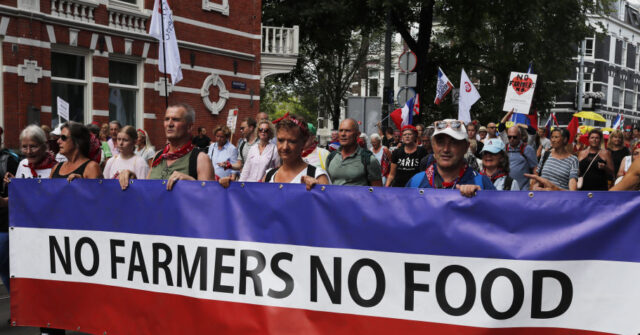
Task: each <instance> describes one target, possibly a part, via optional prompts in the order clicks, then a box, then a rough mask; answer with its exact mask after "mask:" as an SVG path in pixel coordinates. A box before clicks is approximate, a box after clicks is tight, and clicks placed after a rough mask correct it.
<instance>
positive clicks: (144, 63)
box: [0, 0, 298, 148]
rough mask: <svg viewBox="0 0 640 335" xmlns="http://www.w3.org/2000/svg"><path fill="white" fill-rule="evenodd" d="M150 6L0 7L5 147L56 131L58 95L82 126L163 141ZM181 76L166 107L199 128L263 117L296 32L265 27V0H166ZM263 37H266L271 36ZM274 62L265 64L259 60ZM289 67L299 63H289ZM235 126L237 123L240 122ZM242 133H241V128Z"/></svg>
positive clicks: (57, 1)
mask: <svg viewBox="0 0 640 335" xmlns="http://www.w3.org/2000/svg"><path fill="white" fill-rule="evenodd" d="M153 5H154V1H153V0H42V1H40V0H3V1H1V2H0V51H1V52H0V68H1V69H2V76H0V92H1V93H2V94H0V125H1V126H3V128H4V129H5V135H4V137H5V143H6V146H7V147H14V148H15V147H17V146H18V134H19V132H20V130H21V129H23V128H24V127H25V126H27V125H29V124H34V123H35V124H47V125H52V126H55V125H57V124H58V122H59V118H58V112H57V98H58V97H60V98H62V99H64V100H65V101H67V102H68V103H69V115H70V119H71V120H74V121H78V122H82V123H84V124H87V123H91V122H94V121H95V122H98V123H105V122H108V121H110V120H119V121H120V122H121V123H122V124H128V125H132V126H134V127H136V128H144V129H145V130H147V131H148V133H149V134H150V138H151V140H152V142H153V143H154V145H155V146H156V147H158V146H161V145H163V144H164V143H165V140H166V139H165V137H164V131H163V117H164V110H165V95H166V92H165V89H164V87H165V79H164V74H162V73H160V72H159V71H158V54H159V51H158V42H157V40H155V39H153V38H152V37H150V36H149V35H148V31H149V24H150V22H151V12H152V9H153ZM169 5H170V6H171V9H172V12H173V20H174V28H175V31H176V35H177V39H178V46H179V49H180V58H181V65H182V73H183V76H184V79H182V80H181V81H180V82H178V83H177V84H176V86H172V85H171V84H170V82H171V81H170V79H169V85H168V92H169V103H170V104H171V103H178V102H186V103H188V104H190V105H191V106H193V107H194V108H195V110H196V122H195V123H196V124H195V125H196V126H198V127H199V126H204V127H206V128H207V129H209V130H211V129H212V128H213V127H215V126H217V125H219V124H226V122H227V117H228V115H229V113H230V110H238V113H237V114H236V115H238V116H237V119H238V120H242V119H244V118H246V117H248V116H255V114H256V113H257V112H258V111H259V103H260V101H259V97H260V82H261V78H262V76H265V75H269V74H273V73H279V72H284V71H287V69H289V70H290V68H292V67H293V66H294V65H295V61H296V59H297V49H298V46H297V28H273V27H262V24H261V1H260V0H239V1H228V0H197V1H180V2H178V1H169ZM263 34H269V35H268V39H264V38H263ZM262 54H265V55H266V57H265V58H267V59H268V61H267V64H265V66H264V67H263V66H262V64H261V56H262ZM291 63H293V65H291ZM238 122H239V121H238ZM236 128H237V127H236Z"/></svg>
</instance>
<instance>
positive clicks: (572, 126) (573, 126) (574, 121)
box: [567, 116, 580, 143]
mask: <svg viewBox="0 0 640 335" xmlns="http://www.w3.org/2000/svg"><path fill="white" fill-rule="evenodd" d="M579 125H580V121H579V120H578V118H577V117H575V116H574V117H573V118H571V122H569V125H567V130H569V134H570V141H571V142H572V143H573V141H574V140H575V138H576V134H577V133H578V126H579Z"/></svg>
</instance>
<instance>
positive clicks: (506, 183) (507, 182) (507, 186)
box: [502, 176, 513, 191]
mask: <svg viewBox="0 0 640 335" xmlns="http://www.w3.org/2000/svg"><path fill="white" fill-rule="evenodd" d="M512 184H513V178H511V177H509V176H507V178H506V179H505V180H504V187H503V188H502V190H503V191H511V185H512Z"/></svg>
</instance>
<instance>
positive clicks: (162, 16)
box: [160, 0, 169, 109]
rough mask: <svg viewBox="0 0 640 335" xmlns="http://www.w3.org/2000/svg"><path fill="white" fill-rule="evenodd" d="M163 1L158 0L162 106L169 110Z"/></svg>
mask: <svg viewBox="0 0 640 335" xmlns="http://www.w3.org/2000/svg"><path fill="white" fill-rule="evenodd" d="M164 1H165V0H160V24H161V27H162V42H161V43H162V58H163V60H164V61H163V62H162V63H163V64H162V65H164V66H163V67H164V104H165V109H166V108H169V89H168V88H167V86H168V84H167V48H166V39H165V37H164Z"/></svg>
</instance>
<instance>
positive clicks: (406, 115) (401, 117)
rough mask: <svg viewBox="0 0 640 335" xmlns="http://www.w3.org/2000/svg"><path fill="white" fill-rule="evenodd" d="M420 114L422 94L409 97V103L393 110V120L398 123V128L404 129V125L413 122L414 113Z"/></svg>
mask: <svg viewBox="0 0 640 335" xmlns="http://www.w3.org/2000/svg"><path fill="white" fill-rule="evenodd" d="M418 114H420V95H419V94H417V95H416V96H415V97H413V98H411V99H409V101H407V103H406V104H405V105H404V106H403V107H402V108H398V109H396V110H394V111H393V112H391V115H390V117H391V120H392V121H393V123H394V124H395V125H396V128H398V129H402V127H404V126H406V125H408V124H412V123H413V115H418Z"/></svg>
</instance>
